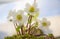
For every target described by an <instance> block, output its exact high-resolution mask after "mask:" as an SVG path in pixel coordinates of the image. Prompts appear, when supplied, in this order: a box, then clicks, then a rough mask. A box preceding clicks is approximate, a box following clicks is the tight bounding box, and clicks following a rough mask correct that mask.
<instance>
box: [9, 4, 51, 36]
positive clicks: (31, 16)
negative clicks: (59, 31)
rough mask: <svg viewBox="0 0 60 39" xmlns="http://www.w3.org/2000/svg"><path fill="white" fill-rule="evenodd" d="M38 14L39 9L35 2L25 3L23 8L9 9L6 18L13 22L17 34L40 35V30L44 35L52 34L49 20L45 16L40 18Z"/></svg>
mask: <svg viewBox="0 0 60 39" xmlns="http://www.w3.org/2000/svg"><path fill="white" fill-rule="evenodd" d="M38 16H39V9H38V8H37V3H33V4H32V5H30V4H29V3H27V4H26V8H25V9H24V10H18V11H16V10H14V11H10V12H9V15H8V19H9V21H11V22H13V24H14V27H15V29H16V32H17V35H24V34H32V35H41V34H42V32H43V33H44V34H46V35H48V34H52V33H51V31H50V29H49V26H50V22H49V21H47V19H46V18H43V19H42V20H40V19H39V18H38ZM35 32H36V33H35ZM34 33H35V34H34ZM42 35H43V34H42Z"/></svg>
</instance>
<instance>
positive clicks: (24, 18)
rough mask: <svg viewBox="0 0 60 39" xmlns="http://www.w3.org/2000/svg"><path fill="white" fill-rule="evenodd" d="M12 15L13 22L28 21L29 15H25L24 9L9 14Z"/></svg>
mask: <svg viewBox="0 0 60 39" xmlns="http://www.w3.org/2000/svg"><path fill="white" fill-rule="evenodd" d="M13 12H14V11H13ZM10 17H12V18H13V19H12V21H13V22H17V23H18V24H20V25H22V24H24V23H25V22H26V21H27V16H25V15H24V11H22V10H19V11H17V12H15V13H11V14H9V18H10Z"/></svg>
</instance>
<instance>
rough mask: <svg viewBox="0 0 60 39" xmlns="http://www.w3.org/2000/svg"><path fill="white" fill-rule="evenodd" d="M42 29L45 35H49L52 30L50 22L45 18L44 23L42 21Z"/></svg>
mask: <svg viewBox="0 0 60 39" xmlns="http://www.w3.org/2000/svg"><path fill="white" fill-rule="evenodd" d="M40 23H41V25H40V29H41V30H42V31H43V32H44V34H49V33H51V30H50V29H49V26H50V22H49V21H47V19H46V18H43V19H42V21H40Z"/></svg>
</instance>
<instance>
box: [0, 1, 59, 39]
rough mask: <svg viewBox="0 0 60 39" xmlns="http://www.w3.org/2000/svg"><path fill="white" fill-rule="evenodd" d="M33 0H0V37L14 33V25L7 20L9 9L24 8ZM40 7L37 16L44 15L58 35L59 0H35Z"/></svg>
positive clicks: (0, 38) (54, 32)
mask: <svg viewBox="0 0 60 39" xmlns="http://www.w3.org/2000/svg"><path fill="white" fill-rule="evenodd" d="M33 1H34V0H0V39H4V37H5V36H8V35H12V34H15V33H16V32H15V29H14V26H13V24H12V23H11V22H8V21H7V16H8V13H9V11H10V10H14V9H16V10H19V9H24V8H25V4H26V3H30V4H32V3H33ZM37 3H38V8H39V9H40V15H39V18H43V17H46V18H47V19H48V20H49V21H51V26H50V29H51V30H52V31H53V34H54V36H55V37H59V36H60V0H37Z"/></svg>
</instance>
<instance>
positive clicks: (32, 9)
mask: <svg viewBox="0 0 60 39" xmlns="http://www.w3.org/2000/svg"><path fill="white" fill-rule="evenodd" d="M25 11H26V12H27V13H29V14H30V15H34V14H35V13H39V9H38V8H37V7H36V5H35V4H33V5H30V4H28V3H27V4H26V8H25Z"/></svg>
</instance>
